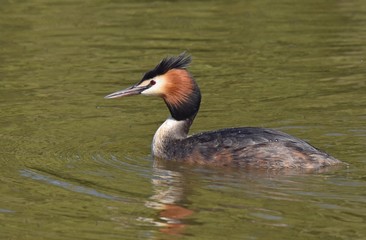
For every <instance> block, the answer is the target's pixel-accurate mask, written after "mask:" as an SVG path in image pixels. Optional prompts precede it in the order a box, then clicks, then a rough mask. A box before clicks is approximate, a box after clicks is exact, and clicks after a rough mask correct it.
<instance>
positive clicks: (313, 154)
mask: <svg viewBox="0 0 366 240" xmlns="http://www.w3.org/2000/svg"><path fill="white" fill-rule="evenodd" d="M190 62H191V57H190V56H189V55H187V54H186V53H182V54H180V55H179V56H177V57H166V58H164V59H163V60H162V61H161V62H160V63H159V64H158V65H157V66H156V67H155V68H154V69H152V70H150V71H148V72H146V73H145V75H144V76H143V77H142V79H141V81H139V82H138V83H137V84H135V85H133V86H131V87H129V88H126V89H124V90H121V91H117V92H115V93H112V94H109V95H108V96H106V97H105V98H118V97H125V96H132V95H138V94H142V95H146V96H157V97H161V98H163V99H164V101H165V103H166V105H167V107H168V109H169V111H170V114H171V116H170V117H169V118H168V119H167V120H166V121H165V122H164V123H163V124H162V125H161V126H160V127H159V129H158V130H157V131H156V133H155V135H154V138H153V142H152V153H153V155H154V157H155V158H158V159H165V160H176V161H184V162H190V163H198V164H208V165H214V166H226V165H229V166H242V167H249V168H267V169H283V168H296V169H317V168H321V167H326V166H330V165H335V164H337V163H340V161H339V160H337V159H335V158H333V157H332V156H330V155H328V154H327V153H325V152H322V151H320V150H319V149H316V148H315V147H313V146H311V145H310V144H309V143H307V142H305V141H303V140H301V139H298V138H296V137H293V136H291V135H289V134H286V133H283V132H280V131H277V130H273V129H267V128H257V127H241V128H226V129H221V130H216V131H209V132H203V133H198V134H195V135H192V136H188V131H189V128H190V126H191V125H192V122H193V120H194V118H195V116H196V114H197V112H198V110H199V107H200V103H201V92H200V89H199V88H198V85H197V83H196V82H195V80H194V79H193V77H192V75H191V74H190V73H189V72H188V70H187V67H188V65H189V64H190Z"/></svg>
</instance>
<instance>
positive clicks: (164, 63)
mask: <svg viewBox="0 0 366 240" xmlns="http://www.w3.org/2000/svg"><path fill="white" fill-rule="evenodd" d="M191 61H192V58H191V56H190V55H189V54H187V53H186V52H183V53H181V54H180V55H178V56H174V57H166V58H164V59H163V60H161V62H160V63H159V64H158V65H156V67H155V68H154V69H152V70H150V71H148V72H146V73H145V75H144V76H143V77H142V80H141V81H144V80H146V79H151V78H154V77H156V76H159V75H163V74H165V73H166V72H168V71H169V70H171V69H177V68H178V69H185V68H187V67H188V65H189V64H190V63H191Z"/></svg>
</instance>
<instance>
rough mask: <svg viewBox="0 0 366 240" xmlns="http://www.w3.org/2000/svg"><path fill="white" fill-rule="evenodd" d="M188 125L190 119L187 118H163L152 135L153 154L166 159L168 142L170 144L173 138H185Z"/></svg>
mask: <svg viewBox="0 0 366 240" xmlns="http://www.w3.org/2000/svg"><path fill="white" fill-rule="evenodd" d="M190 125H191V121H190V120H189V119H186V120H181V121H178V120H175V119H174V118H172V117H169V118H168V119H167V120H165V122H164V123H163V124H162V125H161V126H160V127H159V128H158V130H157V131H156V133H155V135H154V139H153V142H152V152H153V154H154V156H155V157H158V158H164V159H168V158H169V154H168V150H169V144H172V143H173V142H174V141H175V140H179V139H184V138H186V137H187V135H188V131H189V127H190Z"/></svg>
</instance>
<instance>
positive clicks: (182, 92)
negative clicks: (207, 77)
mask: <svg viewBox="0 0 366 240" xmlns="http://www.w3.org/2000/svg"><path fill="white" fill-rule="evenodd" d="M190 63H191V57H190V56H189V55H187V54H186V53H182V54H180V55H179V56H176V57H166V58H164V59H163V60H162V61H161V62H160V63H159V64H158V65H157V66H156V67H155V68H154V69H152V70H150V71H148V72H146V73H145V74H144V76H143V77H142V79H141V81H139V82H138V83H137V84H135V85H133V86H131V87H128V88H126V89H124V90H121V91H117V92H114V93H112V94H109V95H107V96H105V98H118V97H125V96H132V95H138V94H142V95H146V96H157V97H161V98H163V99H164V101H165V103H166V105H167V106H168V108H169V111H170V114H171V115H172V117H173V118H174V119H175V120H185V119H193V118H194V117H195V115H196V114H197V112H198V109H199V106H200V102H201V93H200V90H199V88H198V86H197V84H196V82H195V81H194V79H193V77H192V76H191V74H190V73H189V72H188V70H187V67H188V65H189V64H190Z"/></svg>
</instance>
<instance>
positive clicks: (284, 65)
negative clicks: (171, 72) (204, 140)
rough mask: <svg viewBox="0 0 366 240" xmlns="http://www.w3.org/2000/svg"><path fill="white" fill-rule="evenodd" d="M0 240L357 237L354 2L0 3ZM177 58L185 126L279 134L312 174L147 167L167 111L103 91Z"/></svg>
mask: <svg viewBox="0 0 366 240" xmlns="http://www.w3.org/2000/svg"><path fill="white" fill-rule="evenodd" d="M0 2H1V7H0V107H1V112H0V166H1V173H0V180H1V181H0V184H1V185H0V238H1V239H365V238H366V230H365V229H366V228H365V226H366V224H365V221H366V208H365V206H366V192H365V189H366V177H365V176H366V167H365V164H366V151H365V149H366V148H365V147H366V146H365V142H366V127H365V122H366V66H365V61H366V59H365V56H366V2H365V1H361V0H351V1H327V0H325V1H315V0H310V1H286V0H279V1H251V0H250V1H230V0H229V1H226V0H225V1H158V2H153V1H131V2H129V1H97V0H90V1H77V0H76V1H60V0H55V1H45V0H39V1H17V0H14V1H6V0H5V1H0ZM185 50H186V51H188V52H189V53H190V54H192V55H193V64H192V66H191V68H190V70H191V72H192V74H193V75H194V76H195V78H196V80H197V82H198V84H199V85H200V87H201V90H202V92H203V101H202V105H201V111H200V113H199V114H198V117H197V120H196V121H195V123H194V125H193V127H192V131H191V132H192V133H193V132H200V131H204V130H211V129H216V128H223V127H231V126H259V127H270V128H275V129H280V130H282V131H285V132H287V133H290V134H292V135H295V136H297V137H300V138H303V139H305V140H307V141H309V142H310V143H311V144H313V145H315V146H317V147H319V148H321V149H324V150H326V151H327V152H329V153H331V154H332V155H333V156H335V157H337V158H339V159H341V160H342V161H344V162H346V163H348V164H349V167H348V168H344V167H343V168H338V169H329V170H328V171H325V172H315V173H311V174H308V173H306V174H305V173H303V174H300V173H288V174H284V173H283V172H245V171H241V170H235V169H230V168H228V169H213V168H205V167H198V166H186V165H181V164H173V163H172V164H166V163H161V162H154V161H153V159H152V158H151V155H150V143H151V139H152V136H153V134H154V132H155V130H156V129H157V127H158V126H159V124H161V123H162V122H163V121H164V120H165V118H166V117H167V115H168V111H167V109H166V108H165V105H164V103H163V101H161V100H160V99H152V98H147V97H142V96H138V97H131V98H125V99H117V100H105V99H103V97H104V96H105V95H106V94H108V93H111V92H113V91H116V90H119V89H122V88H124V87H126V86H129V85H131V84H133V83H135V82H137V81H139V80H140V78H141V76H142V74H143V73H144V72H145V71H147V70H149V69H151V68H152V67H154V66H155V64H156V63H158V62H159V61H160V59H161V58H162V57H165V56H167V55H176V54H179V53H180V52H182V51H185Z"/></svg>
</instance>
